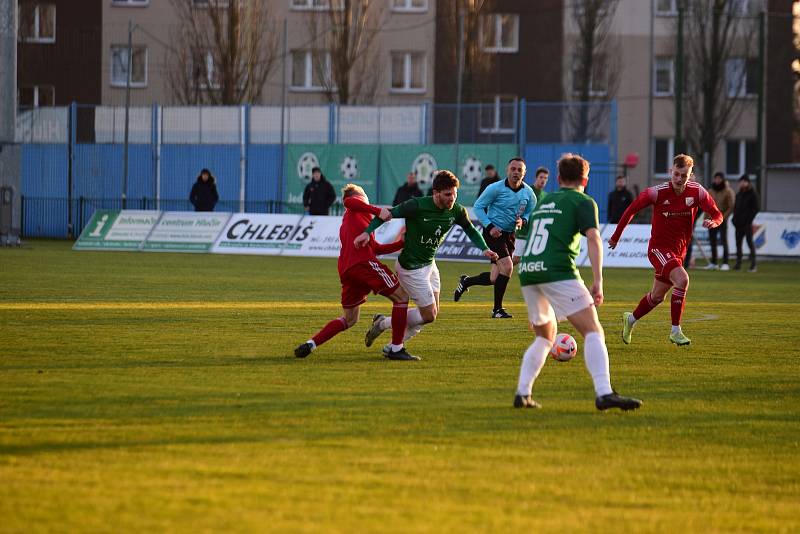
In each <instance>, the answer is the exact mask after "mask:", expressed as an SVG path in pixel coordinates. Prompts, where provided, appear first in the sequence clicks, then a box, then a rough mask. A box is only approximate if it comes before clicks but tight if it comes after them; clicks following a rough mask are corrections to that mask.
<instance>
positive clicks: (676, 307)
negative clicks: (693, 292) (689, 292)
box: [671, 287, 686, 326]
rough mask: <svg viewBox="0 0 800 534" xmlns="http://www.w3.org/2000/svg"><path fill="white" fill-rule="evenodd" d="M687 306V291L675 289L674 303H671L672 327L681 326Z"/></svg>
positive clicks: (673, 294) (673, 289) (673, 290)
mask: <svg viewBox="0 0 800 534" xmlns="http://www.w3.org/2000/svg"><path fill="white" fill-rule="evenodd" d="M685 305H686V290H685V289H678V288H677V287H673V288H672V302H671V311H672V326H680V324H681V317H683V308H684V306H685Z"/></svg>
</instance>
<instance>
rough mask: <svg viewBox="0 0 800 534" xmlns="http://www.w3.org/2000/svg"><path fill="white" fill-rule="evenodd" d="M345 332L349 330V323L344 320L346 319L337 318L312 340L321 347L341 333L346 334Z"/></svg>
mask: <svg viewBox="0 0 800 534" xmlns="http://www.w3.org/2000/svg"><path fill="white" fill-rule="evenodd" d="M345 330H347V322H346V321H345V320H344V317H337V318H336V319H334V320H333V321H331V322H329V323H328V324H326V325H325V326H323V327H322V330H320V331H319V332H317V333H316V334H314V337H312V338H311V339H312V340H314V343H316V345H317V346H318V347H319V346H320V345H322V344H323V343H325V342H326V341H328V340H329V339H330V338H332V337H333V336H335V335H336V334H338V333H339V332H344V331H345Z"/></svg>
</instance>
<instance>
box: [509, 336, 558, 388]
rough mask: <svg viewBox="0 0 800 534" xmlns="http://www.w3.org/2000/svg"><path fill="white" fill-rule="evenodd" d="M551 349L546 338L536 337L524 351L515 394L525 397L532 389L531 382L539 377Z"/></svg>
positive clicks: (551, 343)
mask: <svg viewBox="0 0 800 534" xmlns="http://www.w3.org/2000/svg"><path fill="white" fill-rule="evenodd" d="M552 347H553V342H552V341H550V340H549V339H547V338H543V337H538V336H537V337H536V339H534V340H533V343H531V346H530V347H528V350H526V351H525V355H524V356H523V357H522V365H521V366H520V369H519V383H518V384H517V394H518V395H522V396H527V395H530V394H531V390H532V389H533V381H534V380H536V377H537V376H539V372H540V371H541V370H542V367H544V362H546V361H547V353H548V352H550V349H551V348H552Z"/></svg>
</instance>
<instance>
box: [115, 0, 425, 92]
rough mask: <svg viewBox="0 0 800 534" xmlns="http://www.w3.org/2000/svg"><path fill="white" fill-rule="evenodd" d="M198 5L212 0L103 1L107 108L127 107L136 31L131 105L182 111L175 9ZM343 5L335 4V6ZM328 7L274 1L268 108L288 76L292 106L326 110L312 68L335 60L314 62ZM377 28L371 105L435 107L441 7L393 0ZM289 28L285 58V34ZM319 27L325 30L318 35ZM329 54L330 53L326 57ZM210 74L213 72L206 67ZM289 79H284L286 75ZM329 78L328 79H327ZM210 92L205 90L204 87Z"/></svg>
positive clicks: (315, 0) (313, 0)
mask: <svg viewBox="0 0 800 534" xmlns="http://www.w3.org/2000/svg"><path fill="white" fill-rule="evenodd" d="M176 1H178V2H192V4H193V7H194V8H195V9H204V8H206V7H207V6H208V0H104V2H103V43H102V55H103V60H102V64H103V69H102V102H103V104H106V105H120V104H122V103H123V102H124V99H125V90H126V89H125V85H126V79H125V73H126V68H127V61H128V59H127V54H128V52H127V39H128V28H129V24H131V25H132V27H133V32H132V43H133V53H132V61H133V63H132V65H133V69H132V71H133V75H132V83H131V102H132V103H133V104H134V105H150V104H152V103H156V102H157V103H160V104H175V103H177V102H178V99H177V98H176V95H175V94H174V92H173V90H172V89H171V87H170V83H169V79H168V74H169V70H170V69H174V68H177V66H176V65H175V63H174V61H172V60H171V59H170V53H169V52H170V47H174V46H175V45H174V43H175V39H174V37H175V32H177V31H178V29H179V28H180V22H181V21H180V20H179V18H178V11H177V10H176V9H175V4H174V2H176ZM333 1H336V0H333ZM328 2H329V0H268V1H267V2H266V6H267V10H268V17H267V19H268V24H267V27H266V28H265V32H268V33H269V34H270V35H269V38H270V39H272V40H273V42H274V43H275V44H276V45H277V47H278V48H277V49H275V50H274V53H275V54H277V55H278V56H280V57H281V59H279V60H278V61H277V62H276V64H275V68H274V69H272V71H271V74H270V76H269V78H268V79H267V82H266V86H265V88H264V91H263V94H262V102H260V103H261V104H266V105H277V104H280V103H281V102H282V99H283V80H284V75H285V79H286V82H287V86H288V87H287V92H286V103H287V105H313V104H323V103H327V102H328V101H329V100H328V95H327V94H326V89H325V88H324V87H323V85H324V83H323V82H322V81H321V80H320V73H319V71H318V69H316V68H314V64H313V63H312V62H313V61H315V60H318V59H319V60H321V61H322V62H323V64H324V65H326V66H327V69H328V70H329V69H330V67H329V65H330V59H329V57H327V56H324V57H323V58H319V57H314V56H313V55H312V54H315V53H319V52H314V51H313V50H312V48H313V41H314V39H313V36H314V34H315V32H317V31H319V32H320V33H324V31H325V25H326V24H327V21H326V17H327V14H326V11H327V9H328V6H329V4H328ZM371 9H373V10H374V15H373V16H374V22H369V23H368V29H369V30H370V31H371V30H380V31H378V33H377V36H376V38H375V39H374V41H373V42H372V43H371V46H370V47H369V52H370V53H371V54H374V61H372V62H371V63H370V64H369V65H367V68H366V72H367V73H368V75H369V81H370V83H373V82H374V84H375V90H374V92H373V93H371V95H372V96H371V97H370V98H367V99H366V101H371V102H372V103H376V104H419V103H422V102H426V101H430V100H432V98H433V93H434V90H433V89H434V61H435V57H434V50H435V48H436V41H435V36H434V31H435V28H436V25H435V20H436V2H435V1H434V0H387V1H386V2H385V3H376V4H375V5H374V7H373V8H371ZM284 25H285V27H286V29H287V35H286V48H287V54H286V56H285V58H284V57H283V54H282V49H283V30H284ZM315 28H322V29H321V30H315ZM322 53H323V54H324V52H322ZM206 67H207V70H208V71H209V72H211V71H213V68H214V66H213V65H207V66H206ZM284 73H285V74H284ZM322 75H323V76H326V75H328V74H327V73H322ZM197 90H198V91H202V90H204V88H203V86H202V84H201V86H200V87H198V88H197Z"/></svg>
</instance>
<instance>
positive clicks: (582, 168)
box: [514, 154, 642, 410]
mask: <svg viewBox="0 0 800 534" xmlns="http://www.w3.org/2000/svg"><path fill="white" fill-rule="evenodd" d="M588 181H589V162H588V161H586V160H585V159H583V158H582V157H580V156H577V155H574V154H564V155H563V156H562V157H561V159H560V160H559V161H558V184H559V186H560V187H561V188H560V189H559V190H558V191H556V192H554V193H548V194H547V196H546V197H545V198H544V199H543V200H542V202H540V203H539V204H537V206H536V209H535V210H534V212H533V213H532V214H531V218H530V223H529V227H530V235H529V236H528V239H527V241H526V243H525V247H524V249H523V252H522V260H521V261H520V264H519V280H520V285H521V286H522V296H523V297H524V298H525V304H526V305H527V307H528V320H529V322H530V325H531V327H532V328H533V330H534V331H535V332H536V339H534V341H533V344H531V346H530V347H528V350H526V351H525V355H524V356H523V359H522V366H521V368H520V373H519V383H518V385H517V393H516V395H515V397H514V407H515V408H523V407H527V408H539V407H540V405H539V403H538V402H536V401H535V400H533V399H532V398H531V389H532V388H533V382H534V380H536V377H537V376H538V375H539V372H540V371H541V370H542V367H543V366H544V362H545V361H546V359H547V354H548V353H549V352H550V349H551V348H552V347H553V340H554V339H555V336H556V325H557V322H558V321H561V320H563V319H565V318H566V319H568V320H569V322H570V323H572V325H573V326H574V327H575V328H576V329H577V330H578V332H580V334H581V335H582V336H583V338H584V353H583V354H584V360H585V363H586V368H587V369H588V370H589V374H590V375H591V376H592V381H593V382H594V389H595V394H596V397H595V406H596V407H597V409H598V410H607V409H609V408H620V409H622V410H635V409H636V408H638V407H639V406H641V404H642V401H640V400H638V399H633V398H629V397H622V396H620V395H617V393H616V392H615V391H614V390H613V389H612V388H611V377H610V373H609V369H608V350H607V349H606V344H605V334H604V333H603V327H602V326H601V325H600V321H599V320H598V318H597V310H596V309H595V306H599V305H600V304H602V303H603V242H602V239H601V237H600V231H599V229H598V227H599V224H598V221H597V204H595V202H594V200H592V198H591V197H590V196H588V195H586V194H584V192H583V189H584V187H586V184H587V183H588ZM581 234H583V235H585V236H586V241H587V243H588V247H589V261H590V263H591V264H592V285H591V293H590V291H589V290H587V289H586V286H585V285H584V284H583V280H582V279H581V275H580V273H579V272H578V268H577V266H576V265H575V258H576V257H577V256H578V253H579V252H580V235H581Z"/></svg>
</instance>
